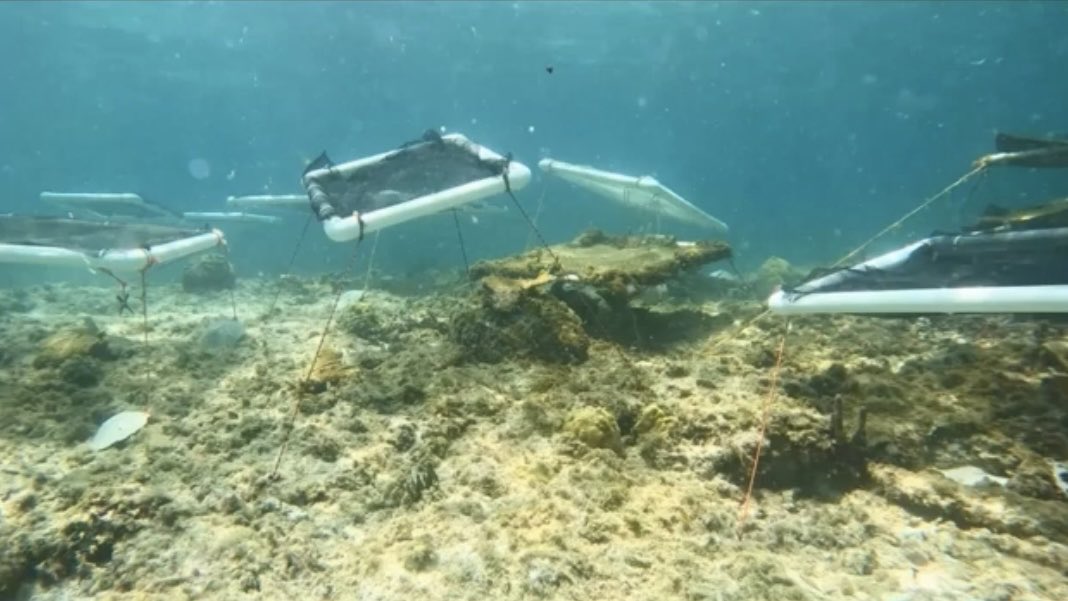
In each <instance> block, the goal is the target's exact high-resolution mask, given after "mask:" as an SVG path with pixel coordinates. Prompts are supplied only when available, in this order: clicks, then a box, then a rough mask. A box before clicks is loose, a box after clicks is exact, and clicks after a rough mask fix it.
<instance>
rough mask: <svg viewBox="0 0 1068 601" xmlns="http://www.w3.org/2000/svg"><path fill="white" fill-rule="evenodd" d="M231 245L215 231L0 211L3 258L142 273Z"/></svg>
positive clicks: (9, 261)
mask: <svg viewBox="0 0 1068 601" xmlns="http://www.w3.org/2000/svg"><path fill="white" fill-rule="evenodd" d="M224 244H225V239H224V238H223V235H222V232H220V231H219V230H215V229H199V230H197V229H186V228H177V227H172V226H165V225H155V224H144V223H141V224H138V223H107V222H100V221H87V220H81V219H65V218H58V217H35V216H24V215H0V262H3V263H27V264H35V265H56V266H87V267H89V268H90V269H105V270H108V271H127V272H132V271H142V270H144V269H147V268H149V267H151V266H153V265H156V264H159V263H166V262H169V261H174V260H176V259H181V258H183V257H187V256H189V255H193V254H196V253H199V252H202V251H205V250H208V249H211V248H215V247H217V246H222V245H224Z"/></svg>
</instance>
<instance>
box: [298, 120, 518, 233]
mask: <svg viewBox="0 0 1068 601" xmlns="http://www.w3.org/2000/svg"><path fill="white" fill-rule="evenodd" d="M503 169H504V164H503V162H502V161H484V160H481V159H479V157H478V156H477V155H476V154H474V153H472V152H470V151H469V150H467V149H465V148H464V147H462V146H459V145H457V144H452V143H448V142H445V141H443V140H441V139H440V138H438V139H436V140H430V141H424V142H418V143H415V144H411V145H409V146H405V147H403V148H401V149H399V150H397V151H395V152H394V153H393V154H391V155H389V156H388V157H386V158H385V159H384V160H382V161H380V162H377V163H372V164H370V165H367V166H366V167H362V168H360V169H358V170H357V171H355V172H353V173H350V174H347V175H346V174H342V173H341V172H340V171H337V170H329V172H328V174H327V175H325V176H320V177H318V178H316V183H317V184H318V185H319V186H320V187H321V189H322V191H323V192H325V193H326V202H327V204H329V206H330V208H331V209H332V211H325V212H324V211H322V210H321V209H322V208H321V207H316V206H313V207H312V208H313V210H314V211H315V213H316V214H317V215H319V216H320V218H323V217H325V216H328V215H331V214H332V215H336V216H339V217H348V216H349V215H352V214H353V213H356V212H360V213H367V212H370V211H375V210H377V209H383V208H386V207H390V206H393V205H397V204H401V203H404V202H407V201H409V200H412V199H414V198H419V197H421V196H426V195H428V194H433V193H435V192H441V191H443V190H448V189H449V188H454V187H456V186H460V185H463V184H467V183H470V182H474V181H479V180H482V179H485V178H487V177H498V176H500V175H501V174H502V172H503Z"/></svg>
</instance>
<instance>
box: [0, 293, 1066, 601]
mask: <svg viewBox="0 0 1068 601" xmlns="http://www.w3.org/2000/svg"><path fill="white" fill-rule="evenodd" d="M274 286H275V284H274V283H268V282H263V281H256V280H244V281H242V282H240V283H239V285H238V288H237V291H236V297H235V300H236V307H237V313H238V317H239V319H240V321H241V322H242V323H243V325H244V327H245V335H244V337H243V338H242V339H241V340H240V341H239V342H238V343H237V344H236V346H234V347H233V348H227V347H226V345H225V343H220V342H219V341H218V340H216V339H210V340H211V342H208V341H206V339H205V332H206V331H207V330H206V329H205V328H210V327H212V325H213V324H216V323H217V321H216V320H219V319H226V318H229V317H231V303H230V298H229V295H228V294H227V293H225V292H220V293H213V294H208V295H193V294H188V293H185V292H183V291H182V290H181V289H180V287H178V286H177V285H161V286H158V287H155V288H154V289H153V290H151V296H150V299H149V301H150V307H151V313H150V315H149V323H150V331H149V335H148V339H147V343H146V342H144V341H143V340H142V334H143V332H142V326H141V319H140V316H139V315H135V316H129V315H127V316H122V317H120V316H118V315H117V312H116V307H115V301H114V299H113V296H114V290H113V289H111V288H108V287H103V286H102V287H76V286H69V285H62V284H57V285H51V286H39V287H35V288H30V289H27V290H26V291H22V292H13V291H7V292H5V293H3V295H2V296H0V332H2V339H3V341H4V344H3V348H2V349H0V599H9V598H10V599H42V600H50V599H101V600H103V599H244V598H248V599H253V598H255V599H359V600H377V599H382V600H386V599H421V600H433V599H450V600H451V599H538V598H548V599H576V600H595V599H596V600H599V599H612V598H626V599H634V600H642V599H648V600H653V599H657V600H659V599H687V600H709V601H719V600H723V601H728V600H750V599H753V600H756V599H767V600H775V601H780V600H794V599H796V600H818V599H879V600H885V601H899V600H900V601H906V600H927V599H930V600H935V599H937V600H957V599H959V600H990V601H994V600H999V601H1000V600H1010V599H1011V600H1040V599H1042V600H1057V601H1061V600H1064V599H1068V576H1066V574H1068V496H1065V495H1064V493H1063V492H1062V491H1061V490H1060V489H1059V488H1058V487H1057V486H1056V485H1055V483H1054V480H1053V477H1052V474H1051V470H1050V467H1049V462H1050V461H1051V460H1055V459H1061V460H1064V459H1068V324H1066V323H1064V322H1060V323H1058V322H1056V321H1052V320H1050V319H1039V318H1036V319H1022V318H1016V319H1009V318H1002V317H930V318H908V319H875V318H856V317H808V318H804V319H796V320H795V321H794V322H793V324H792V327H791V329H790V332H789V335H788V338H787V343H786V353H785V356H784V359H783V364H782V370H781V376H780V378H779V379H778V382H777V384H776V391H777V394H776V396H775V399H774V403H773V406H772V410H771V418H770V421H769V423H768V429H767V438H766V440H767V444H766V446H765V447H764V451H763V456H762V459H761V463H760V470H759V472H758V478H757V482H756V487H755V490H754V498H753V503H752V507H751V510H750V513H749V516H748V518H747V520H746V522H745V523H744V525H742V527H741V528H739V503H740V501H741V499H742V497H743V495H744V489H745V476H746V473H747V471H748V467H749V465H750V457H751V456H752V453H753V450H754V448H755V443H756V441H757V438H758V434H757V432H758V427H759V422H760V415H761V405H762V402H763V401H764V398H765V395H766V394H767V391H768V388H769V386H770V385H771V379H772V378H771V374H772V372H773V369H774V364H775V353H776V349H777V348H778V346H779V340H780V336H781V335H782V333H783V332H784V331H785V330H786V328H785V325H784V322H783V321H782V320H781V319H778V318H768V319H765V320H762V321H760V322H758V323H757V324H756V325H754V326H753V327H750V328H748V329H745V330H744V331H741V332H738V333H736V334H733V335H731V336H729V337H728V338H727V339H725V340H723V341H722V342H721V343H719V344H718V345H715V346H713V345H711V344H710V341H711V340H713V339H715V338H716V336H718V335H722V333H723V332H727V331H728V330H727V329H725V328H726V327H727V326H724V327H718V328H712V327H710V329H709V331H708V332H706V333H702V334H701V336H699V337H698V340H687V341H683V342H680V343H678V344H674V345H669V346H667V347H661V348H658V349H656V350H650V349H640V348H639V349H634V348H628V347H626V346H625V345H618V344H614V343H609V342H605V341H594V342H593V343H592V344H591V346H590V348H589V353H588V358H587V359H586V360H585V361H580V362H575V363H570V364H566V363H565V364H553V363H549V362H544V361H537V360H533V359H528V358H509V357H502V358H501V360H499V361H497V362H494V363H483V362H474V361H465V360H464V357H463V353H462V352H459V351H458V350H457V349H456V348H455V344H454V343H453V341H452V340H451V338H450V323H451V322H450V320H451V319H452V317H451V316H452V315H453V313H454V311H455V307H457V306H459V305H460V304H462V303H463V302H464V301H463V296H462V295H460V296H458V297H453V296H449V295H437V296H426V297H422V298H403V297H399V296H394V295H391V294H388V293H385V292H380V291H376V292H372V293H369V294H367V295H366V296H365V297H363V299H362V300H360V301H350V302H358V303H359V304H360V306H361V309H360V313H359V316H360V319H358V320H352V319H349V320H348V321H346V319H345V314H346V310H347V309H348V305H346V306H343V307H342V310H341V312H340V314H339V318H338V320H337V322H336V323H337V325H336V326H335V327H334V328H333V329H332V330H331V332H330V335H329V336H328V338H327V343H326V352H325V353H324V355H322V357H323V360H322V361H320V363H319V364H317V369H316V370H315V374H314V378H313V382H312V384H314V386H307V387H306V388H307V390H306V391H305V393H304V394H303V395H301V397H300V398H301V399H302V401H301V404H300V410H299V412H298V414H297V418H296V420H295V426H294V429H293V430H292V436H291V439H290V444H289V446H288V448H287V451H286V454H285V455H284V457H283V459H282V462H281V465H280V468H279V471H278V477H277V478H273V479H272V478H270V477H269V474H270V473H271V471H272V467H273V465H274V461H275V459H276V456H277V453H278V450H279V447H280V445H281V443H282V439H283V435H284V433H285V431H286V424H287V420H288V419H289V415H290V412H291V411H292V409H293V406H294V401H295V399H296V398H297V395H298V385H297V384H298V382H299V381H300V380H301V378H302V377H303V376H304V374H305V370H306V369H307V367H308V364H309V362H310V360H311V357H312V356H313V354H314V352H315V349H316V346H317V344H318V342H319V333H320V332H321V331H322V328H323V326H324V322H325V318H326V315H327V313H328V310H329V305H330V303H331V301H332V300H333V295H332V294H331V291H330V288H329V287H328V286H327V285H325V284H322V283H318V282H315V281H307V282H296V283H295V284H293V285H291V286H289V287H287V288H286V289H285V290H284V291H283V292H282V293H281V296H280V299H279V302H278V310H277V311H276V312H275V313H274V314H273V315H272V316H270V317H265V316H264V313H265V312H266V309H267V305H268V304H269V303H270V302H271V298H272V296H273V292H274V290H275V287H274ZM742 305H744V303H743V304H740V303H737V302H734V303H726V302H716V301H707V302H701V303H696V304H694V303H692V302H691V303H690V304H689V305H688V307H687V308H688V309H690V310H691V311H700V312H703V313H705V314H707V315H709V316H711V317H715V318H716V319H715V320H712V321H710V323H718V324H728V325H729V324H731V323H737V322H740V321H741V320H742V319H743V318H745V317H747V316H750V315H752V314H753V313H754V312H756V311H758V310H759V306H758V305H757V304H756V303H751V306H742ZM135 306H136V304H135ZM653 308H654V309H655V310H658V311H664V312H670V311H672V310H675V309H676V308H677V307H675V306H673V301H670V300H669V299H665V300H664V301H663V304H662V306H655V307H653ZM87 319H88V320H89V321H87ZM835 407H841V408H842V412H841V414H840V415H841V424H842V427H841V428H832V423H834V422H835V420H834V419H833V415H834V414H835ZM862 407H863V408H864V409H865V412H866V420H865V423H864V428H863V430H862V431H860V432H859V434H860V436H854V434H857V433H858V432H857V430H858V420H859V410H860V408H862ZM127 409H139V410H144V411H147V412H149V413H150V415H151V417H150V420H149V422H148V425H147V426H146V427H145V428H144V429H143V430H141V431H140V432H138V433H136V434H135V435H134V436H133V437H131V438H130V439H129V440H127V441H125V442H123V443H120V444H119V445H116V446H114V447H111V448H108V449H105V450H103V451H99V452H95V453H94V452H92V451H90V450H89V448H88V447H87V446H86V444H85V441H86V440H88V439H89V438H90V437H91V436H92V435H93V433H94V432H95V431H96V428H97V427H98V425H99V424H100V423H102V422H103V421H104V420H105V419H107V418H108V417H109V416H111V415H113V414H115V413H117V412H119V411H122V410H127ZM835 430H840V431H841V432H839V433H838V434H836V433H835ZM843 433H844V434H843ZM962 466H971V467H976V468H980V469H981V470H983V471H984V472H985V473H987V474H989V475H990V476H992V478H988V479H987V483H986V484H981V485H966V484H964V483H961V482H958V481H955V480H953V479H949V478H946V477H945V476H944V475H943V473H942V472H941V471H939V470H948V469H951V468H956V467H962ZM997 478H1005V480H1003V481H1000V480H999V481H994V480H996V479H997Z"/></svg>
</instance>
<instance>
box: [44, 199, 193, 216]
mask: <svg viewBox="0 0 1068 601" xmlns="http://www.w3.org/2000/svg"><path fill="white" fill-rule="evenodd" d="M41 202H45V203H47V204H50V205H52V206H55V207H57V208H60V209H62V210H64V211H67V212H69V213H72V214H73V215H75V216H82V217H88V218H94V219H107V220H111V221H117V220H122V221H152V220H170V221H176V220H180V219H181V218H182V215H181V213H178V212H177V211H172V210H171V209H168V208H167V207H164V206H162V205H159V204H156V203H152V202H148V201H146V200H145V199H144V198H141V197H140V196H139V195H137V194H133V193H129V192H123V193H110V192H109V193H103V192H41Z"/></svg>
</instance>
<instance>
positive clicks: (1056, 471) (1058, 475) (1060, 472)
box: [1049, 461, 1068, 496]
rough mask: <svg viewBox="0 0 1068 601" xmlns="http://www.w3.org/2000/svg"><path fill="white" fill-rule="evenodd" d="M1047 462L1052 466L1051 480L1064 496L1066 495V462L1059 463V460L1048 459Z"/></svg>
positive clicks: (1067, 481)
mask: <svg viewBox="0 0 1068 601" xmlns="http://www.w3.org/2000/svg"><path fill="white" fill-rule="evenodd" d="M1049 463H1050V467H1052V468H1053V482H1054V483H1055V484H1056V485H1057V488H1060V489H1061V492H1063V493H1064V494H1065V496H1068V463H1061V462H1060V461H1050V462H1049Z"/></svg>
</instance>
